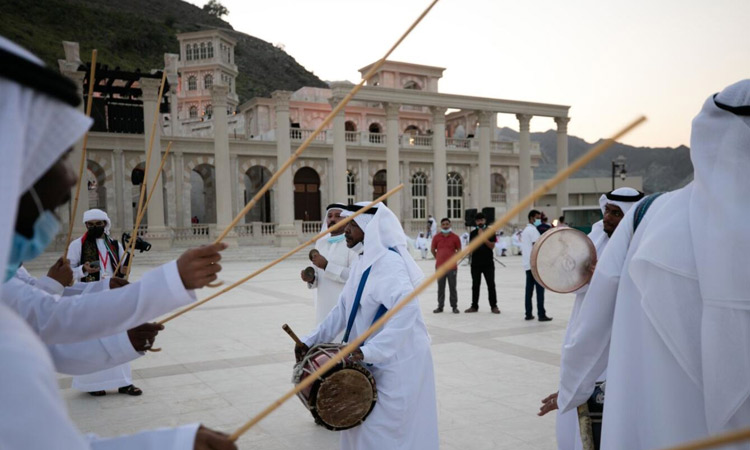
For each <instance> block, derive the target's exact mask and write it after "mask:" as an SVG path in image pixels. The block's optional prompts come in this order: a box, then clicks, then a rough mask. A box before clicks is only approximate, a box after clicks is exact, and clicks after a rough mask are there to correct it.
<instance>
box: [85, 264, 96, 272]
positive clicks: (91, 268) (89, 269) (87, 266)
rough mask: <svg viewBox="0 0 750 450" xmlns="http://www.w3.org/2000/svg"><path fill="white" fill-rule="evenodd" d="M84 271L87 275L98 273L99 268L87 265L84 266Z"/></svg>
mask: <svg viewBox="0 0 750 450" xmlns="http://www.w3.org/2000/svg"><path fill="white" fill-rule="evenodd" d="M83 271H84V272H86V273H97V272H99V266H96V267H94V266H92V265H91V264H90V263H85V264H84V265H83Z"/></svg>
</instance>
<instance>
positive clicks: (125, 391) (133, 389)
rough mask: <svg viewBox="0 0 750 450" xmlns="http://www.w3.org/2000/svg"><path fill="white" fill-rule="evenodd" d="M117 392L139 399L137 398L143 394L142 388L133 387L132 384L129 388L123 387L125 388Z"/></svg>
mask: <svg viewBox="0 0 750 450" xmlns="http://www.w3.org/2000/svg"><path fill="white" fill-rule="evenodd" d="M117 392H119V393H120V394H128V395H132V396H134V397H137V396H139V395H141V394H143V391H142V390H141V389H140V388H137V387H135V386H133V385H132V384H130V385H128V386H123V387H121V388H119V389H118V390H117Z"/></svg>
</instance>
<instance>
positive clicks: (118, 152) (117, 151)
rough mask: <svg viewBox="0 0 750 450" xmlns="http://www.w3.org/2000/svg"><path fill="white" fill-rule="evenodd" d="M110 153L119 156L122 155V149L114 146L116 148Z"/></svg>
mask: <svg viewBox="0 0 750 450" xmlns="http://www.w3.org/2000/svg"><path fill="white" fill-rule="evenodd" d="M112 153H113V154H114V155H115V156H120V155H122V149H121V148H116V149H114V150H112Z"/></svg>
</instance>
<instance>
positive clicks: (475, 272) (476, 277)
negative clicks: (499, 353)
mask: <svg viewBox="0 0 750 450" xmlns="http://www.w3.org/2000/svg"><path fill="white" fill-rule="evenodd" d="M474 220H475V223H476V225H477V228H476V229H474V230H472V232H471V233H470V234H469V239H470V240H474V239H476V238H477V236H478V235H479V233H480V232H481V231H484V229H485V228H487V219H485V217H484V214H482V213H478V214H477V215H476V216H475V217H474ZM496 242H497V237H496V236H495V235H494V234H493V235H492V236H491V237H490V238H489V240H487V241H485V242H483V243H482V245H480V246H479V247H478V248H477V249H476V250H474V252H473V253H472V254H471V307H470V308H469V309H467V310H466V311H464V312H467V313H475V312H477V311H479V288H480V287H481V285H482V275H484V281H485V282H486V283H487V294H488V296H489V301H490V310H491V311H492V312H493V313H494V314H500V310H499V309H498V307H497V292H496V291H495V257H494V255H493V253H494V250H495V243H496Z"/></svg>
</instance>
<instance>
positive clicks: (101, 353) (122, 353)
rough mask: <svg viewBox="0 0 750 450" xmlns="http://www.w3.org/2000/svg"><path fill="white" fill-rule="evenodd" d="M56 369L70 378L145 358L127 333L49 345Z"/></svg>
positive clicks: (48, 348)
mask: <svg viewBox="0 0 750 450" xmlns="http://www.w3.org/2000/svg"><path fill="white" fill-rule="evenodd" d="M47 350H49V353H50V356H52V361H53V362H54V363H55V370H57V371H58V372H59V373H64V374H68V375H86V374H89V373H94V372H99V371H101V370H104V369H110V368H112V367H115V366H119V365H120V364H124V363H127V362H130V361H132V360H134V359H136V358H139V357H141V356H143V353H139V352H137V351H136V350H135V349H134V348H133V345H132V344H131V343H130V338H128V333H127V331H123V332H122V333H120V334H116V335H114V336H108V337H105V338H101V339H95V340H91V341H84V342H76V343H73V344H55V345H48V346H47Z"/></svg>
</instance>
